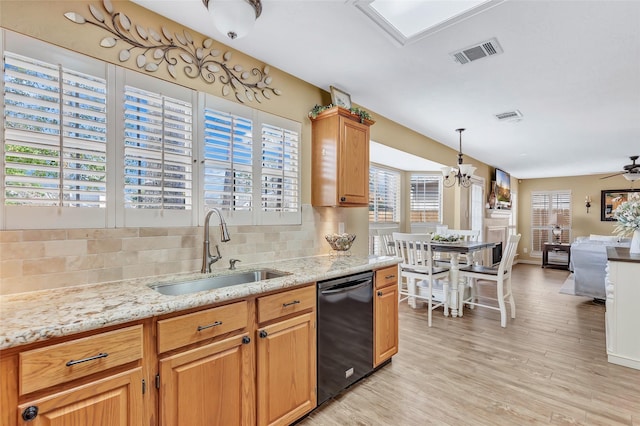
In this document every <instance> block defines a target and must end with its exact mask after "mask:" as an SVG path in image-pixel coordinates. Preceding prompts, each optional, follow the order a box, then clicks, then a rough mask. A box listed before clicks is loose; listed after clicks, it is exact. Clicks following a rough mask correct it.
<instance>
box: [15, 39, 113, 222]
mask: <svg viewBox="0 0 640 426" xmlns="http://www.w3.org/2000/svg"><path fill="white" fill-rule="evenodd" d="M19 44H20V43H19V41H17V40H16V39H15V38H14V37H8V38H7V40H6V45H7V50H5V51H4V52H3V79H4V91H3V102H2V108H3V113H4V125H3V131H4V141H3V142H4V149H3V170H2V171H3V173H2V176H3V182H2V185H3V191H2V192H3V194H2V199H3V205H4V214H5V222H6V224H7V227H9V228H18V227H22V228H47V227H55V225H56V224H59V225H62V226H66V225H67V224H71V223H75V222H76V221H77V220H80V224H81V225H82V226H104V224H105V222H104V221H105V210H106V207H107V202H108V199H107V84H106V79H105V71H104V66H103V67H100V66H97V67H96V66H95V62H94V61H90V60H88V61H87V64H86V66H83V65H82V64H80V65H79V64H76V63H74V65H79V66H78V67H79V68H86V69H88V70H89V71H90V72H95V71H97V72H96V73H95V74H91V73H87V72H84V71H85V70H84V69H73V68H70V67H67V66H65V64H64V63H62V64H60V63H59V62H58V61H55V59H56V58H53V57H51V54H52V51H50V50H48V49H47V51H46V52H43V55H42V56H45V59H48V60H39V59H34V58H32V57H29V56H24V55H21V54H17V53H14V52H13V51H11V50H10V49H12V48H16V50H18V49H19V47H20V46H19ZM96 74H97V75H96ZM78 208H91V209H95V212H94V213H93V214H92V215H83V214H81V212H79V211H78ZM83 216H86V217H83Z"/></svg>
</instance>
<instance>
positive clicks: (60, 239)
mask: <svg viewBox="0 0 640 426" xmlns="http://www.w3.org/2000/svg"><path fill="white" fill-rule="evenodd" d="M344 216H345V213H344V212H343V211H342V209H332V208H312V207H311V206H309V205H304V206H303V208H302V225H282V226H230V227H229V232H230V233H231V241H229V242H227V243H219V242H218V239H219V235H218V227H217V226H212V227H211V237H210V238H211V243H212V253H213V246H214V245H215V244H218V245H219V247H220V253H221V254H222V257H223V259H222V260H220V261H219V262H217V263H215V264H214V265H213V266H212V267H213V268H214V269H222V268H227V267H228V266H229V259H230V258H237V259H240V260H241V261H242V263H241V264H251V263H256V262H265V261H269V260H270V259H289V258H296V257H304V256H313V255H317V254H323V253H327V252H329V251H330V248H329V246H328V244H327V243H326V242H325V240H324V234H326V233H330V232H336V231H337V226H338V225H337V224H338V222H344V221H345V218H344ZM203 233H204V232H203V228H202V227H167V228H117V229H53V230H17V231H0V294H12V293H22V292H26V291H34V290H44V289H50V288H57V287H66V286H73V285H80V284H93V283H100V282H108V281H115V280H121V279H127V278H138V277H148V276H155V275H166V274H175V273H182V272H193V271H199V270H200V267H201V265H202V239H203Z"/></svg>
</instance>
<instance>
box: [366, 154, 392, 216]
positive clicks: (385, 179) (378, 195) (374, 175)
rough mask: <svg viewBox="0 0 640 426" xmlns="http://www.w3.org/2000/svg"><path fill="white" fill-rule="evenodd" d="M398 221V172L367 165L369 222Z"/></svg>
mask: <svg viewBox="0 0 640 426" xmlns="http://www.w3.org/2000/svg"><path fill="white" fill-rule="evenodd" d="M399 222H400V173H399V172H397V171H393V170H390V169H386V168H382V167H379V166H370V167H369V223H399Z"/></svg>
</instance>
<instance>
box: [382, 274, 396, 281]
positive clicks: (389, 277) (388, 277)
mask: <svg viewBox="0 0 640 426" xmlns="http://www.w3.org/2000/svg"><path fill="white" fill-rule="evenodd" d="M395 277H396V274H393V275H387V276H386V277H384V279H385V280H390V279H391V278H395Z"/></svg>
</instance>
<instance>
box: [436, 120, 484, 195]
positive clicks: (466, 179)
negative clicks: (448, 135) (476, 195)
mask: <svg viewBox="0 0 640 426" xmlns="http://www.w3.org/2000/svg"><path fill="white" fill-rule="evenodd" d="M464 131H465V129H456V132H458V133H459V134H460V149H459V150H458V165H457V167H443V168H442V175H443V176H444V180H443V182H442V183H443V184H444V186H446V187H447V188H450V187H452V186H453V185H455V183H456V182H458V186H463V187H465V188H468V187H469V186H471V176H473V172H475V171H476V168H475V167H473V166H472V165H471V164H463V163H462V132H464Z"/></svg>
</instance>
